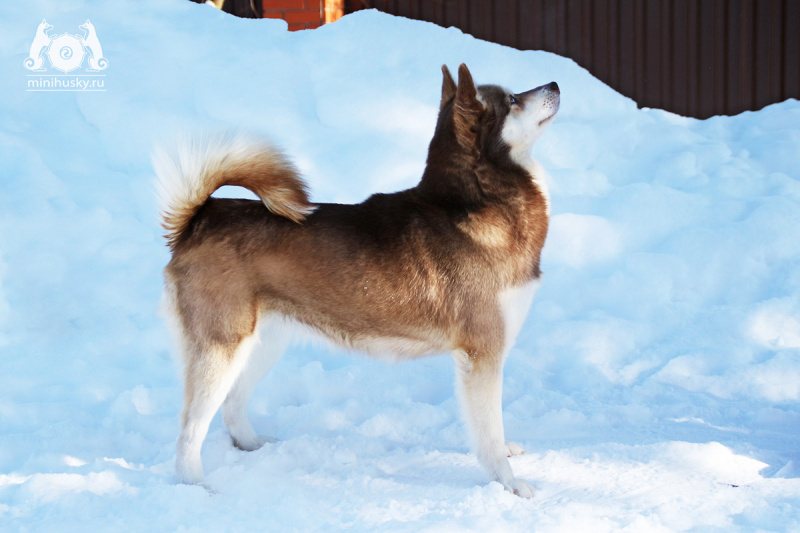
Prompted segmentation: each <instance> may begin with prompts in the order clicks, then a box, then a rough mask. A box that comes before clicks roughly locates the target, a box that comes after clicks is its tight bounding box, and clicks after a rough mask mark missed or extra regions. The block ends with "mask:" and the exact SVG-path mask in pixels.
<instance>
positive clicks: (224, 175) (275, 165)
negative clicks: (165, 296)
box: [153, 135, 314, 250]
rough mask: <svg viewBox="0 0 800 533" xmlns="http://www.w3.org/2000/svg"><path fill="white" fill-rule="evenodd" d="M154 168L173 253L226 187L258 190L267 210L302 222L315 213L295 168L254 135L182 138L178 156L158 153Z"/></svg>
mask: <svg viewBox="0 0 800 533" xmlns="http://www.w3.org/2000/svg"><path fill="white" fill-rule="evenodd" d="M153 168H154V169H155V171H156V175H157V176H158V181H157V188H158V195H159V208H160V211H161V226H162V227H163V228H164V229H165V230H166V231H167V232H166V234H165V238H166V239H167V244H168V245H169V247H170V249H173V250H174V248H175V246H176V244H177V243H178V241H180V239H181V236H183V234H184V233H185V232H186V229H187V227H188V226H189V221H191V219H192V217H193V216H194V215H195V213H197V210H198V209H200V207H202V206H203V204H204V203H205V202H206V200H208V197H209V196H211V194H212V193H213V192H214V191H216V190H217V189H219V188H220V187H222V186H223V185H237V186H240V187H244V188H246V189H249V190H251V191H253V192H254V193H255V194H256V195H258V197H259V198H261V201H262V202H264V205H265V206H267V209H269V210H270V211H272V212H273V213H275V214H276V215H281V216H284V217H286V218H288V219H290V220H293V221H294V222H297V223H300V222H302V221H303V220H304V219H305V217H306V216H307V215H309V214H310V213H311V212H313V210H314V207H313V205H312V204H311V202H309V200H308V194H307V192H306V184H305V182H304V181H303V179H302V178H301V177H300V175H299V173H298V171H297V169H296V168H295V167H294V165H292V163H291V162H289V161H288V160H287V159H286V157H285V156H284V155H283V154H282V153H281V152H280V151H279V150H278V149H276V148H275V147H274V146H272V145H270V144H268V143H266V142H265V141H263V140H259V139H254V138H252V137H246V136H243V135H225V136H217V137H205V138H200V139H181V140H179V141H178V143H177V146H176V149H175V150H174V151H172V152H168V151H166V150H164V149H163V148H160V147H159V148H157V149H156V151H155V153H154V154H153Z"/></svg>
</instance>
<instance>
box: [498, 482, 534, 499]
mask: <svg viewBox="0 0 800 533" xmlns="http://www.w3.org/2000/svg"><path fill="white" fill-rule="evenodd" d="M505 489H506V490H507V491H508V492H511V493H513V494H516V495H517V496H519V497H520V498H525V499H530V498H533V494H534V493H535V491H534V490H533V485H531V484H530V483H528V482H527V481H523V480H522V479H516V478H515V479H512V480H511V481H509V482H508V484H506V485H505Z"/></svg>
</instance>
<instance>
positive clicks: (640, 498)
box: [0, 0, 800, 532]
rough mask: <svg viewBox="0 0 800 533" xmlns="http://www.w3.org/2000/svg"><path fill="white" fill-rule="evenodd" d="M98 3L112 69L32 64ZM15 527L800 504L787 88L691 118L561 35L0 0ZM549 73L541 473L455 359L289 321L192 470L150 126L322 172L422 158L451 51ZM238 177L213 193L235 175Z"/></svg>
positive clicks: (642, 519)
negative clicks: (56, 86)
mask: <svg viewBox="0 0 800 533" xmlns="http://www.w3.org/2000/svg"><path fill="white" fill-rule="evenodd" d="M87 18H88V19H90V20H91V22H92V24H93V25H94V27H95V28H96V31H97V36H98V39H99V41H100V42H101V43H102V46H103V52H104V55H105V56H106V57H107V59H108V62H109V66H108V69H107V70H105V71H103V72H102V73H103V74H105V78H104V80H105V82H104V88H105V89H106V90H105V91H104V92H29V91H26V83H27V75H28V74H30V72H29V71H27V70H25V68H24V67H23V61H24V59H25V58H26V57H27V56H28V52H29V49H30V46H31V42H32V41H33V38H34V35H35V33H36V29H37V27H38V25H39V23H40V22H41V21H42V19H47V21H48V23H49V24H51V25H53V29H52V31H51V35H53V36H55V35H60V34H63V33H70V34H75V33H79V32H80V30H79V28H78V26H79V25H80V24H82V23H84V22H85V20H86V19H87ZM0 35H2V37H0V58H2V65H3V75H2V76H0V96H2V98H0V530H2V531H58V532H69V531H87V530H89V531H110V530H115V531H186V532H189V531H320V530H323V531H331V530H351V531H415V532H416V531H437V532H438V531H480V532H485V531H526V532H527V531H541V532H546V531H553V532H569V531H580V532H585V531H592V532H602V531H630V532H642V531H657V532H660V531H704V532H706V531H725V532H729V531H800V467H798V465H800V231H799V230H798V228H800V170H799V169H800V103H798V102H797V101H787V102H784V103H781V104H776V105H772V106H769V107H767V108H766V109H764V110H761V111H758V112H753V113H743V114H742V115H739V116H736V117H716V118H712V119H709V120H705V121H697V120H692V119H687V118H682V117H678V116H675V115H672V114H669V113H666V112H663V111H659V110H648V109H643V110H639V109H637V107H636V105H635V103H634V102H632V101H630V100H629V99H626V98H624V97H622V96H620V95H619V94H617V93H615V92H614V91H613V90H611V89H610V88H608V87H607V86H605V85H603V84H602V83H601V82H599V81H598V80H596V79H595V78H593V77H592V76H591V75H590V74H589V73H588V72H586V71H585V70H583V69H582V68H580V67H579V66H577V65H576V64H575V63H574V62H572V61H570V60H568V59H564V58H561V57H558V56H555V55H552V54H548V53H544V52H520V51H517V50H513V49H510V48H504V47H501V46H498V45H494V44H490V43H486V42H482V41H479V40H476V39H474V38H472V37H470V36H467V35H464V34H462V33H461V32H460V31H458V30H456V29H442V28H439V27H436V26H434V25H432V24H426V23H421V22H414V21H409V20H405V19H400V18H394V17H390V16H388V15H384V14H380V13H376V12H360V13H358V14H356V15H352V16H347V17H345V18H344V19H343V20H341V21H339V22H336V23H334V24H330V25H327V26H324V27H323V28H321V29H318V30H314V31H305V32H297V33H289V32H287V31H286V24H285V23H283V22H281V21H274V20H258V21H253V20H240V19H235V18H233V17H230V16H227V15H224V14H221V13H219V12H217V11H215V10H214V9H212V8H210V7H207V6H202V5H196V4H192V3H190V2H187V1H185V0H169V1H162V0H138V1H135V2H134V1H130V0H125V1H117V2H99V1H97V2H93V1H89V0H74V1H71V2H66V3H65V2H57V1H56V0H34V1H32V2H3V3H2V4H0ZM460 62H466V63H467V64H468V65H469V67H470V69H471V71H472V74H473V76H474V77H475V79H476V80H477V81H478V82H481V83H498V84H501V85H505V86H507V87H509V88H511V89H513V90H515V91H524V90H528V89H530V88H533V87H536V86H538V85H542V84H544V83H548V82H550V81H557V82H558V84H559V86H560V87H561V91H562V108H561V111H560V113H559V115H558V117H556V120H555V122H554V123H553V125H552V126H551V127H550V129H549V130H548V131H547V132H545V134H544V136H543V137H542V138H541V140H540V141H539V142H538V143H537V145H536V146H535V147H534V150H533V151H534V156H535V157H536V158H537V159H538V160H539V161H540V162H541V163H542V165H543V166H544V168H545V169H546V170H547V171H548V173H549V176H550V179H549V186H550V191H551V195H552V198H551V200H552V210H553V224H552V232H551V234H550V236H549V238H548V242H547V244H546V246H545V252H544V257H543V270H544V271H545V276H544V280H543V281H544V283H543V285H542V287H541V289H540V290H539V291H538V294H537V296H536V299H535V300H534V303H533V306H532V309H531V313H530V315H529V317H528V319H527V321H526V322H525V324H524V325H523V327H522V331H521V333H520V336H519V338H518V342H517V345H516V347H515V348H514V349H513V350H512V352H511V354H510V356H509V360H508V363H507V366H506V378H505V393H504V411H505V426H506V433H507V437H508V438H509V439H511V440H515V441H518V442H520V443H522V444H523V445H524V446H525V447H526V449H527V451H528V453H527V454H526V455H523V456H520V457H515V458H513V459H512V466H513V468H514V470H515V472H516V474H517V475H519V476H520V477H522V478H525V479H528V480H530V481H531V482H532V483H533V484H534V485H535V486H536V488H537V491H538V492H537V495H536V497H535V498H534V499H533V500H530V501H523V500H521V499H519V498H517V497H515V496H513V495H511V494H509V493H507V492H505V491H503V490H502V487H501V486H500V485H498V484H496V483H488V482H487V479H486V475H485V473H484V472H483V471H482V470H481V469H480V467H479V465H478V463H477V461H476V459H475V458H474V457H473V456H472V455H470V453H469V450H468V445H467V439H466V435H465V431H464V428H463V424H462V422H461V420H460V417H459V413H458V405H457V402H456V401H455V400H454V398H453V378H454V376H453V369H452V362H451V360H450V358H449V357H439V358H431V359H426V360H421V361H416V362H411V363H404V364H400V365H394V366H392V365H387V364H385V363H382V362H379V361H374V360H371V359H367V358H364V357H361V356H352V355H347V354H342V353H331V352H329V351H328V350H327V349H322V348H317V347H315V346H313V345H309V346H298V347H295V348H293V349H291V350H290V351H289V353H288V354H287V355H286V356H285V357H284V358H283V359H282V360H281V361H280V362H279V363H278V365H277V366H276V368H275V369H274V370H273V372H272V373H271V374H270V375H269V376H268V377H267V378H266V379H265V380H264V382H263V383H262V385H261V386H260V387H259V388H258V389H257V391H256V394H255V397H254V400H253V403H252V405H251V417H252V419H253V423H254V426H255V428H256V430H257V431H259V432H260V433H261V434H263V435H270V436H273V437H276V438H277V439H278V442H275V443H270V444H267V445H265V446H264V447H263V448H262V449H261V450H258V451H256V452H251V453H246V452H241V451H239V450H237V449H235V448H233V447H232V445H231V442H230V439H229V437H228V436H227V433H226V432H225V430H224V428H223V426H222V423H221V420H220V417H219V416H218V417H217V418H215V420H214V422H213V423H212V427H211V431H210V433H209V437H208V439H207V441H206V444H205V447H204V449H203V460H204V466H205V469H206V473H207V481H208V483H209V485H210V486H211V487H212V488H213V493H210V492H208V491H206V489H204V488H202V487H197V486H185V485H179V484H177V483H176V482H175V474H174V458H175V451H174V446H175V439H176V436H177V429H178V415H179V412H180V402H181V384H180V382H179V379H178V373H177V371H176V365H175V363H174V361H173V359H172V356H171V354H170V342H169V335H168V333H167V331H166V327H165V324H164V322H163V320H162V319H161V318H160V316H159V314H158V312H157V309H158V302H159V298H160V293H161V268H162V267H163V266H164V265H165V264H166V262H167V261H168V254H167V250H166V248H165V246H164V243H163V240H162V239H161V236H160V233H161V231H160V229H159V227H158V219H157V209H156V197H155V190H154V186H153V173H152V169H151V167H150V154H151V152H152V149H153V146H154V145H156V144H157V143H159V142H160V141H162V140H167V141H169V140H171V139H173V138H174V137H175V136H176V135H177V134H178V133H179V132H187V131H188V132H192V131H200V130H201V129H204V130H212V131H213V130H215V129H219V130H223V129H224V130H230V129H242V130H246V131H255V132H258V133H260V134H263V135H267V136H268V137H270V138H273V139H274V140H275V141H276V142H278V143H279V144H280V145H281V146H282V147H283V148H284V150H285V151H286V153H287V154H289V155H290V156H291V157H292V159H293V160H294V161H295V162H296V163H297V165H298V166H299V167H300V168H301V169H302V170H303V172H304V173H305V174H306V176H307V178H308V180H309V182H310V184H311V188H312V196H313V199H314V200H316V201H338V202H355V201H360V200H361V199H363V198H365V197H366V196H368V195H369V194H371V193H373V192H378V191H383V192H387V191H391V190H398V189H402V188H406V187H409V186H413V185H414V184H415V183H416V180H417V179H418V178H419V176H420V174H421V171H422V169H423V166H424V161H425V156H426V149H427V143H428V141H429V140H430V137H431V134H432V131H433V126H434V124H435V120H436V113H437V110H438V98H439V95H440V87H441V79H440V75H441V74H440V70H439V68H440V66H441V64H442V63H446V64H448V65H449V66H450V68H451V69H454V68H457V66H458V64H459V63H460ZM239 193H240V191H237V190H235V189H234V190H226V191H223V192H222V194H225V195H236V194H239Z"/></svg>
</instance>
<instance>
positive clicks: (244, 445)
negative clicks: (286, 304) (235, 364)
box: [222, 319, 289, 451]
mask: <svg viewBox="0 0 800 533" xmlns="http://www.w3.org/2000/svg"><path fill="white" fill-rule="evenodd" d="M284 329H285V325H284V324H283V323H282V321H280V320H279V319H272V320H268V321H267V323H266V324H265V325H264V326H262V327H259V330H260V331H259V333H260V336H261V339H262V341H261V342H259V343H257V345H256V346H255V347H254V350H253V354H252V355H251V356H250V358H249V360H248V361H247V364H246V365H245V367H244V369H243V370H242V372H241V373H240V374H239V377H238V379H237V380H236V382H235V383H234V385H233V387H232V388H231V390H230V392H229V393H228V396H227V398H225V402H224V403H223V404H222V418H223V420H224V421H225V426H226V427H227V428H228V432H230V434H231V439H232V440H233V444H234V446H236V447H237V448H240V449H242V450H245V451H253V450H257V449H258V448H260V447H261V446H263V445H264V443H266V442H274V439H270V438H262V437H259V436H258V435H256V432H255V431H254V430H253V426H252V425H251V424H250V421H249V420H248V418H247V405H248V404H249V403H250V397H251V396H252V394H253V390H254V389H255V387H256V385H258V382H259V381H261V379H262V378H263V377H264V376H265V375H266V373H267V372H269V371H270V369H272V367H273V366H274V365H275V363H277V362H278V359H280V357H281V355H282V354H283V352H284V350H286V347H287V345H288V341H289V339H288V337H287V335H286V332H285V331H283V330H284Z"/></svg>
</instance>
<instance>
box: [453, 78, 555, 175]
mask: <svg viewBox="0 0 800 533" xmlns="http://www.w3.org/2000/svg"><path fill="white" fill-rule="evenodd" d="M442 73H443V75H444V77H443V81H442V100H441V103H440V117H439V120H440V121H443V120H444V121H448V120H450V115H451V114H452V121H453V130H454V132H455V135H456V139H457V140H458V144H459V145H460V146H461V147H462V148H464V149H465V150H468V151H471V152H473V153H475V155H478V156H481V155H482V156H485V157H488V158H500V157H504V156H507V155H510V156H511V157H512V159H514V160H517V161H518V160H519V159H521V158H522V157H524V156H527V154H528V153H529V152H530V150H531V148H532V147H533V144H534V143H535V142H536V140H537V139H539V137H540V136H541V135H542V133H543V132H544V130H545V129H546V128H547V126H549V125H550V123H551V122H552V121H553V118H554V117H555V115H556V113H557V112H558V107H559V103H560V95H561V93H560V91H559V88H558V84H556V83H555V82H552V83H549V84H547V85H542V86H541V87H537V88H535V89H531V90H530V91H526V92H523V93H512V92H511V91H508V90H506V89H504V88H502V87H499V86H497V85H481V86H478V87H476V86H475V83H474V82H473V80H472V75H471V74H470V72H469V69H467V66H466V65H464V64H462V65H461V66H460V67H459V68H458V83H456V82H455V80H454V79H453V76H452V75H451V74H450V71H449V70H448V68H447V66H446V65H443V66H442ZM450 106H452V111H451V113H448V111H449V108H450Z"/></svg>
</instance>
